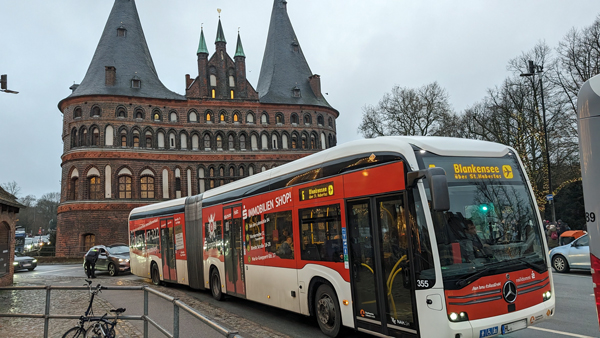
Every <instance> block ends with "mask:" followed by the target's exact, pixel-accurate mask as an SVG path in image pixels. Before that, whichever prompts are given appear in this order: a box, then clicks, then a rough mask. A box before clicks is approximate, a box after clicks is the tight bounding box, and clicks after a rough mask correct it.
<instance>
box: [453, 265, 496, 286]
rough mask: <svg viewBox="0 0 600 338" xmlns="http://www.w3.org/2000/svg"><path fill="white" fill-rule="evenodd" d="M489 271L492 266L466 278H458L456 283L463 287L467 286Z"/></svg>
mask: <svg viewBox="0 0 600 338" xmlns="http://www.w3.org/2000/svg"><path fill="white" fill-rule="evenodd" d="M488 271H490V268H489V267H485V268H483V269H481V270H479V271H477V272H475V273H473V274H471V275H469V276H467V277H465V278H461V279H459V280H457V281H456V285H457V286H459V287H461V288H462V287H464V286H466V285H467V284H469V283H471V282H472V281H474V280H476V279H477V278H479V277H481V276H482V275H484V274H485V273H486V272H488Z"/></svg>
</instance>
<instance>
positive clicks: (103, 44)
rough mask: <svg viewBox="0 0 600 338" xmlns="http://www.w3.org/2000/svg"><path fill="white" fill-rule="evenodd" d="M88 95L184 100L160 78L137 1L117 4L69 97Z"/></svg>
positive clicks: (118, 2)
mask: <svg viewBox="0 0 600 338" xmlns="http://www.w3.org/2000/svg"><path fill="white" fill-rule="evenodd" d="M85 95H122V96H134V97H147V98H164V99H173V100H185V97H184V96H181V95H179V94H176V93H174V92H172V91H170V90H169V89H167V88H166V87H165V86H164V85H163V84H162V82H161V81H160V79H159V78H158V74H157V72H156V69H155V68H154V62H152V56H151V55H150V50H149V49H148V45H147V43H146V38H145V37H144V31H143V30H142V24H141V22H140V18H139V16H138V12H137V8H136V6H135V0H115V3H114V5H113V8H112V10H111V12H110V14H109V16H108V20H107V21H106V26H104V31H103V33H102V36H101V37H100V42H98V46H97V47H96V51H95V53H94V57H93V58H92V61H91V62H90V66H89V68H88V70H87V72H86V74H85V77H84V78H83V80H82V81H81V84H80V85H79V86H78V87H77V88H76V89H75V90H74V91H73V93H71V95H70V96H69V97H77V96H85Z"/></svg>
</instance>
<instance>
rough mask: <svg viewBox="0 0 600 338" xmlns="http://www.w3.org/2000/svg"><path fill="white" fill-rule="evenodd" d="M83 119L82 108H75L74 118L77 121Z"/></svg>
mask: <svg viewBox="0 0 600 338" xmlns="http://www.w3.org/2000/svg"><path fill="white" fill-rule="evenodd" d="M80 117H81V108H79V107H77V108H75V111H73V118H75V119H77V118H80Z"/></svg>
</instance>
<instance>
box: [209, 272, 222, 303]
mask: <svg viewBox="0 0 600 338" xmlns="http://www.w3.org/2000/svg"><path fill="white" fill-rule="evenodd" d="M210 291H211V293H212V296H213V298H214V299H216V300H223V298H224V295H223V289H221V277H220V276H219V270H217V269H213V271H212V273H211V275H210Z"/></svg>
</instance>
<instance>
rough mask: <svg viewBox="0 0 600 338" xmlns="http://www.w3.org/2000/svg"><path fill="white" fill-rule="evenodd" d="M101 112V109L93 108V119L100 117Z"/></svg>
mask: <svg viewBox="0 0 600 338" xmlns="http://www.w3.org/2000/svg"><path fill="white" fill-rule="evenodd" d="M100 112H101V110H100V107H98V106H94V107H92V113H91V115H92V117H99V116H100Z"/></svg>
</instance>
